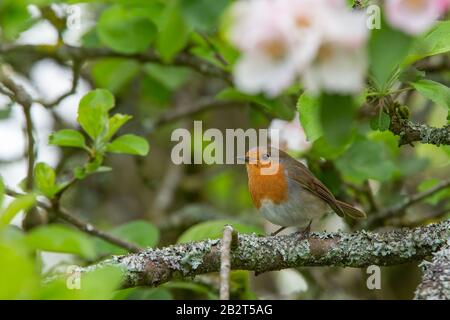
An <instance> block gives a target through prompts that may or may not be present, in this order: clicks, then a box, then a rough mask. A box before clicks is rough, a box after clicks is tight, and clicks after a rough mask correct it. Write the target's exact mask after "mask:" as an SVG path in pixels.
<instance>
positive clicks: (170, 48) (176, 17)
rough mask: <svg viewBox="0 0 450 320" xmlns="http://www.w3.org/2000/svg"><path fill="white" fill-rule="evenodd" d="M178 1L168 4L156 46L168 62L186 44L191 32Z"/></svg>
mask: <svg viewBox="0 0 450 320" xmlns="http://www.w3.org/2000/svg"><path fill="white" fill-rule="evenodd" d="M177 3H178V2H177V1H172V2H171V3H169V4H168V5H167V7H166V10H165V12H164V15H163V17H162V21H163V22H162V25H161V26H160V32H159V34H158V40H157V42H156V47H157V49H158V51H159V53H160V55H161V57H162V59H163V60H164V61H166V62H169V61H171V60H172V58H173V57H174V56H175V55H176V54H177V53H178V52H179V51H180V50H181V49H183V48H184V47H185V46H186V43H187V41H188V36H189V32H190V30H189V26H188V25H187V24H186V22H185V21H184V18H183V16H182V15H181V12H180V9H179V7H178V5H177Z"/></svg>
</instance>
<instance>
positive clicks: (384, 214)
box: [364, 179, 450, 227]
mask: <svg viewBox="0 0 450 320" xmlns="http://www.w3.org/2000/svg"><path fill="white" fill-rule="evenodd" d="M448 187H450V179H447V180H444V181H441V182H439V183H438V184H436V185H435V186H433V187H432V188H430V189H428V190H425V191H423V192H419V193H416V194H413V195H412V196H409V197H406V198H405V199H403V201H401V202H399V203H397V204H396V205H394V206H392V207H389V208H386V209H384V210H382V211H381V212H379V213H378V214H376V215H372V216H370V217H369V218H368V219H367V220H366V222H365V224H364V225H365V226H366V227H373V226H376V225H379V223H380V222H382V221H384V220H386V219H390V218H394V217H397V216H399V215H401V214H403V213H404V211H405V210H406V209H407V208H409V207H410V206H412V205H414V204H416V203H418V202H420V201H422V200H424V199H426V198H428V197H430V196H432V195H434V194H436V193H437V192H439V191H441V190H443V189H446V188H448Z"/></svg>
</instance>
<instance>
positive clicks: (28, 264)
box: [0, 242, 40, 300]
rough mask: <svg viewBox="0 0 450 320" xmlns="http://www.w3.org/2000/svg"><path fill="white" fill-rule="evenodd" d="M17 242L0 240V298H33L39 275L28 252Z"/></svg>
mask: <svg viewBox="0 0 450 320" xmlns="http://www.w3.org/2000/svg"><path fill="white" fill-rule="evenodd" d="M21 249H22V248H21V247H20V246H19V245H18V244H17V243H14V244H10V243H4V242H0V265H1V266H2V270H1V272H0V283H1V285H0V299H2V300H3V299H18V300H20V299H33V298H35V297H34V294H35V292H36V289H37V288H38V286H39V280H40V279H39V276H38V273H37V272H36V266H35V264H34V260H33V258H32V256H31V255H30V254H29V252H24V250H21Z"/></svg>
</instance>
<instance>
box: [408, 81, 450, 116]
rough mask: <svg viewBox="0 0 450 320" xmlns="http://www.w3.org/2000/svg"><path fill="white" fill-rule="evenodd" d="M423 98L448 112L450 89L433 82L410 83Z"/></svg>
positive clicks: (449, 107)
mask: <svg viewBox="0 0 450 320" xmlns="http://www.w3.org/2000/svg"><path fill="white" fill-rule="evenodd" d="M411 85H412V86H413V87H414V88H415V89H416V90H417V91H419V92H420V93H421V94H422V95H423V96H424V97H425V98H428V99H430V100H431V101H433V102H434V103H436V104H437V105H439V106H442V107H444V108H446V109H449V110H450V88H449V87H447V86H445V85H443V84H441V83H439V82H435V81H431V80H419V81H417V82H414V83H411Z"/></svg>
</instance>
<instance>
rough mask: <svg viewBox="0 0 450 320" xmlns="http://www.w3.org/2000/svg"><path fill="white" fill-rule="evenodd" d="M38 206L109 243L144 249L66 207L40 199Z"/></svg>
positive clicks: (7, 191) (17, 195)
mask: <svg viewBox="0 0 450 320" xmlns="http://www.w3.org/2000/svg"><path fill="white" fill-rule="evenodd" d="M6 194H7V195H8V196H10V197H19V196H23V193H19V192H16V191H14V190H12V189H10V188H6ZM37 206H38V207H40V208H43V209H45V210H46V211H51V212H54V213H55V215H56V216H57V217H58V218H60V219H61V220H63V221H65V222H67V223H69V224H71V225H73V226H75V227H76V228H78V229H79V230H81V231H83V232H85V233H87V234H90V235H92V236H94V237H97V238H100V239H103V240H105V241H107V242H109V243H112V244H115V245H117V246H119V247H121V248H124V249H126V250H128V251H130V252H140V251H142V248H141V247H139V246H137V245H135V244H133V243H130V242H127V241H125V240H122V239H120V238H117V237H116V236H114V235H112V234H110V233H108V232H105V231H101V230H99V229H97V228H95V227H94V226H93V225H92V224H90V223H86V222H84V221H82V220H81V219H79V218H78V217H76V216H74V215H72V214H71V213H70V212H69V211H67V210H66V209H64V208H61V207H60V206H57V207H56V208H54V207H53V206H50V205H48V204H46V203H44V202H42V201H38V202H37Z"/></svg>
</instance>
